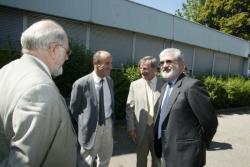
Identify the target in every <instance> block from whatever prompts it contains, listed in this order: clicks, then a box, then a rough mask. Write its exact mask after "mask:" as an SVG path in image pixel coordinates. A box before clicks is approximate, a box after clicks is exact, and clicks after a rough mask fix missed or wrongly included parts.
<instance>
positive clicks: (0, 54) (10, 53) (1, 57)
mask: <svg viewBox="0 0 250 167" xmlns="http://www.w3.org/2000/svg"><path fill="white" fill-rule="evenodd" d="M20 55H21V53H20V52H18V51H16V50H3V49H1V50H0V68H1V67H3V66H4V65H5V64H8V63H9V62H11V61H12V60H15V59H18V58H20Z"/></svg>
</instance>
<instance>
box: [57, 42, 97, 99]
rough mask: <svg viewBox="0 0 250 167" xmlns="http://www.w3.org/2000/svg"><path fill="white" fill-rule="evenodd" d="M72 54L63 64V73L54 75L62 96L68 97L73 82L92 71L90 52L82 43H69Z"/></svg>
mask: <svg viewBox="0 0 250 167" xmlns="http://www.w3.org/2000/svg"><path fill="white" fill-rule="evenodd" d="M70 48H71V49H72V51H73V52H72V54H71V55H70V57H69V60H68V61H66V62H65V63H64V65H63V75H61V76H59V77H56V78H55V79H54V80H55V83H56V85H57V86H58V88H59V90H60V92H61V93H62V95H63V96H64V97H70V93H71V89H72V85H73V83H74V82H75V81H76V80H77V79H78V78H80V77H82V76H84V75H86V74H88V73H90V72H91V71H92V53H91V51H90V50H87V49H86V48H85V47H84V46H83V45H79V44H77V43H72V44H70Z"/></svg>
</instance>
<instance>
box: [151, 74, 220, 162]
mask: <svg viewBox="0 0 250 167" xmlns="http://www.w3.org/2000/svg"><path fill="white" fill-rule="evenodd" d="M166 86H167V84H165V85H164V86H163V88H162V91H161V98H160V102H159V107H158V112H157V119H156V121H155V128H156V130H155V131H156V136H155V137H156V140H155V141H156V142H155V143H156V147H157V148H156V154H157V156H161V149H162V153H163V154H162V155H163V158H164V159H165V161H166V166H167V167H201V166H204V165H205V163H206V160H205V158H206V148H208V147H209V144H210V142H211V140H212V138H213V136H214V134H215V132H216V129H217V126H218V120H217V117H216V114H215V112H214V109H213V106H212V104H211V102H210V99H209V95H208V93H207V90H206V88H205V86H204V85H203V83H202V82H201V81H199V80H196V79H192V78H190V77H186V76H184V74H181V75H180V76H179V78H178V80H177V82H176V84H175V85H174V88H173V90H172V93H171V95H170V99H169V103H168V107H167V108H166V114H165V116H164V117H165V120H164V122H163V125H162V138H161V142H162V145H161V144H159V143H158V142H159V140H157V129H158V123H159V113H160V105H161V103H162V99H163V96H164V92H165V90H166ZM161 146H162V148H161Z"/></svg>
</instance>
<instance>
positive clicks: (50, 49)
mask: <svg viewBox="0 0 250 167" xmlns="http://www.w3.org/2000/svg"><path fill="white" fill-rule="evenodd" d="M21 44H22V52H23V56H22V57H21V58H20V59H17V60H15V61H13V62H11V63H9V64H7V65H5V66H4V67H3V68H2V69H1V70H0V78H1V80H0V94H1V96H0V166H4V167H6V166H7V167H8V166H19V167H40V166H44V167H56V166H58V167H59V166H60V167H74V166H76V141H77V140H76V134H75V132H74V130H73V128H72V124H71V120H70V116H69V113H68V111H67V105H66V104H65V101H64V98H63V97H62V96H61V94H60V92H59V90H58V89H57V87H56V85H55V83H54V82H53V80H52V76H58V75H60V74H62V65H63V64H64V62H65V61H66V60H67V59H68V57H69V55H70V49H69V42H68V37H67V35H66V33H65V31H64V30H63V28H62V27H61V26H60V25H58V24H57V23H55V22H54V21H52V20H43V21H39V22H37V23H35V24H33V25H31V26H30V27H29V28H28V29H27V30H25V31H24V32H23V33H22V36H21Z"/></svg>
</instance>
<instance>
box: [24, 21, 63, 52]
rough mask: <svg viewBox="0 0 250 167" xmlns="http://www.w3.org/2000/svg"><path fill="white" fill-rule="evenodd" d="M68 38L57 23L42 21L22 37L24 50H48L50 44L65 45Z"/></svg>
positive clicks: (33, 25)
mask: <svg viewBox="0 0 250 167" xmlns="http://www.w3.org/2000/svg"><path fill="white" fill-rule="evenodd" d="M66 37H67V35H66V32H65V31H64V29H63V28H62V27H61V26H60V25H59V24H58V23H56V22H55V21H52V20H42V21H39V22H36V23H34V24H32V25H31V26H30V27H29V28H28V29H26V30H25V31H24V32H23V33H22V36H21V45H22V50H23V51H24V50H25V49H48V47H49V45H50V43H53V42H57V43H59V44H61V45H63V44H64V41H65V38H66Z"/></svg>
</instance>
